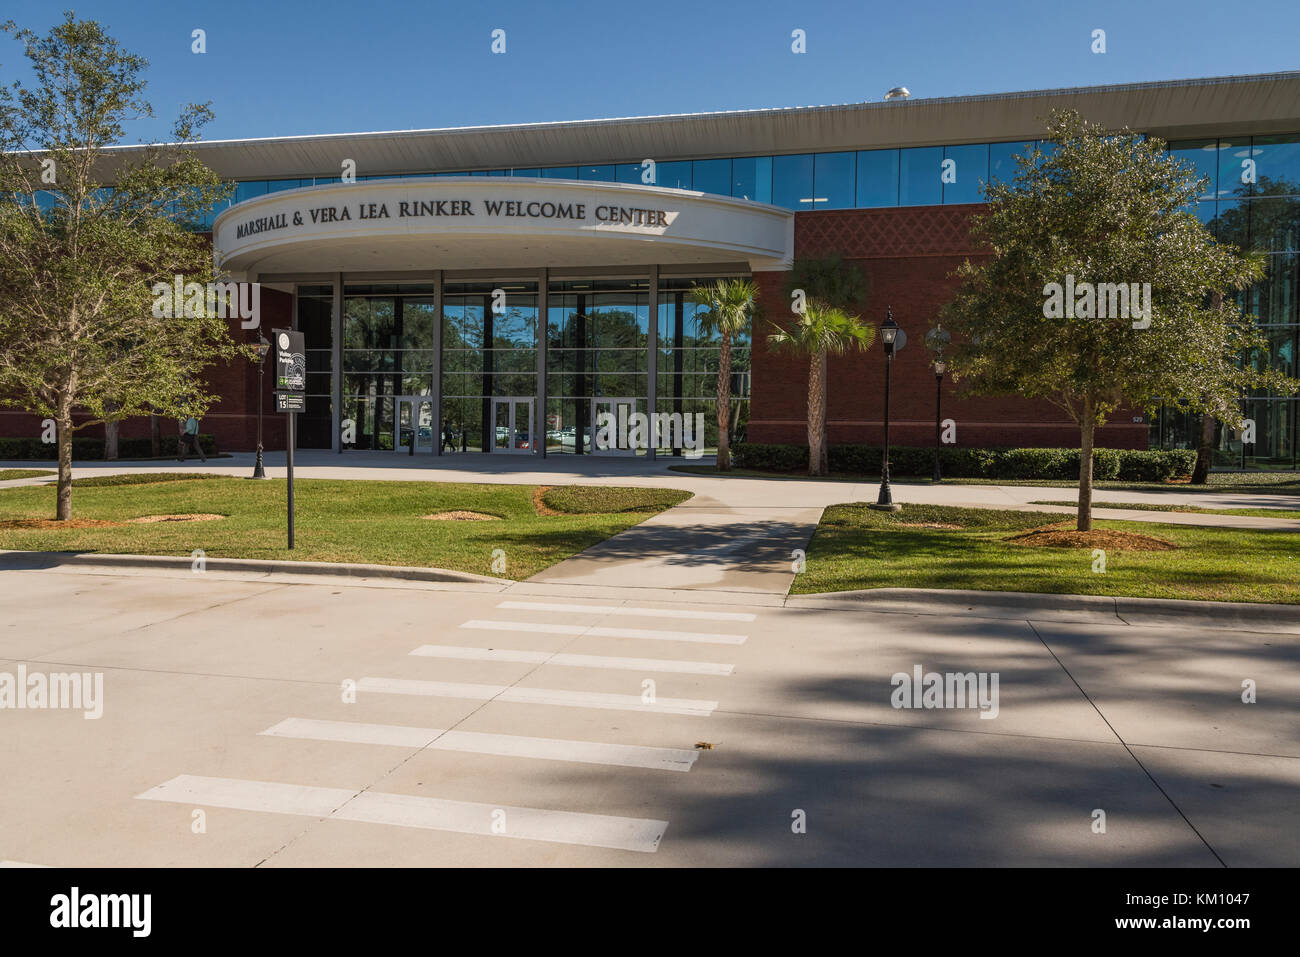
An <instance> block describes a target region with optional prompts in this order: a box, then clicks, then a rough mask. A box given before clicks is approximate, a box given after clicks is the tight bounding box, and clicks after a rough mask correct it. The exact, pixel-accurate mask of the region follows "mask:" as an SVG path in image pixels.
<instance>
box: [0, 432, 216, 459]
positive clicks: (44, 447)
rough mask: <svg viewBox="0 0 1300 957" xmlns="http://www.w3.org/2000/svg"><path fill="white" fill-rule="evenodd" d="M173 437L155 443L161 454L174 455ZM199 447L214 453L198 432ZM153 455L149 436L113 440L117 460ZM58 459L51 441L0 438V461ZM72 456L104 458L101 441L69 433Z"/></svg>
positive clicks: (207, 439)
mask: <svg viewBox="0 0 1300 957" xmlns="http://www.w3.org/2000/svg"><path fill="white" fill-rule="evenodd" d="M176 447H177V437H176V436H175V435H164V436H162V438H161V441H160V442H159V448H160V451H161V452H162V454H163V455H164V456H169V457H170V456H173V455H175V454H176ZM199 447H200V448H201V449H203V454H204V455H216V454H217V440H216V439H215V438H213V437H212V436H211V435H206V434H200V435H199ZM152 455H153V443H152V442H151V441H150V440H149V439H118V440H117V457H118V458H120V459H147V458H149V457H151V456H152ZM58 458H59V447H58V446H57V445H55V444H54V443H53V442H42V441H41V440H40V439H39V438H30V437H22V438H8V439H3V438H0V460H3V459H41V460H45V461H51V462H53V461H57V460H58ZM72 458H73V460H74V461H75V460H77V459H93V460H100V461H102V460H103V458H104V440H103V439H92V438H86V437H82V436H73V438H72Z"/></svg>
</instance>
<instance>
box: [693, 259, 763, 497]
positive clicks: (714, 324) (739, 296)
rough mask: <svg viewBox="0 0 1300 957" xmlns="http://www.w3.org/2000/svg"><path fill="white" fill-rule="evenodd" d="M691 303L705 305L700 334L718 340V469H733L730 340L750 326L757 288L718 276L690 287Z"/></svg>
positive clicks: (745, 281) (699, 318) (698, 317)
mask: <svg viewBox="0 0 1300 957" xmlns="http://www.w3.org/2000/svg"><path fill="white" fill-rule="evenodd" d="M690 297H691V302H693V303H695V305H697V306H703V307H704V311H703V312H697V313H696V314H695V321H696V323H697V324H698V328H699V332H700V334H701V335H704V336H709V337H712V336H714V335H716V336H717V337H718V340H719V348H718V400H717V414H718V471H719V472H729V471H731V441H730V430H731V340H732V337H733V336H738V335H741V334H743V333H744V332H745V330H746V329H748V328H749V321H750V318H751V316H752V315H753V312H754V300H755V299H756V298H757V297H758V287H757V286H756V285H754V283H752V282H750V281H749V280H748V279H719V280H717V281H716V282H711V283H708V284H706V285H703V286H700V285H695V286H692V287H691V290H690Z"/></svg>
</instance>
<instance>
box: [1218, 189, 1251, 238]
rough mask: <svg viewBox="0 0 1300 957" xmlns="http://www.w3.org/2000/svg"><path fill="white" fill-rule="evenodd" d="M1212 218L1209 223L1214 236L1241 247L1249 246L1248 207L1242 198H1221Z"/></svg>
mask: <svg viewBox="0 0 1300 957" xmlns="http://www.w3.org/2000/svg"><path fill="white" fill-rule="evenodd" d="M1217 206H1218V209H1217V210H1216V215H1215V217H1214V220H1213V221H1212V222H1211V223H1210V226H1211V227H1212V229H1213V232H1214V236H1215V238H1216V239H1218V240H1219V242H1221V243H1232V244H1233V245H1234V246H1240V247H1241V248H1242V249H1249V248H1250V230H1249V217H1250V209H1249V207H1248V206H1247V205H1246V201H1245V200H1244V199H1221V200H1219V202H1218V204H1217Z"/></svg>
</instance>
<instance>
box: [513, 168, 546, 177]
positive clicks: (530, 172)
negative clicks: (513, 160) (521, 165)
mask: <svg viewBox="0 0 1300 957" xmlns="http://www.w3.org/2000/svg"><path fill="white" fill-rule="evenodd" d="M510 175H511V176H541V175H542V171H541V170H539V169H536V168H533V169H512V170H511V171H510Z"/></svg>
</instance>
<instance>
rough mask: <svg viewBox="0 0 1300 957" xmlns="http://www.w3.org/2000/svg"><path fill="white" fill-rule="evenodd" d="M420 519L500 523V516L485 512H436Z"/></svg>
mask: <svg viewBox="0 0 1300 957" xmlns="http://www.w3.org/2000/svg"><path fill="white" fill-rule="evenodd" d="M420 518H427V519H429V520H430V521H433V522H499V521H501V516H500V515H487V514H484V513H483V512H466V511H454V512H434V513H433V514H432V515H421V516H420Z"/></svg>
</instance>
